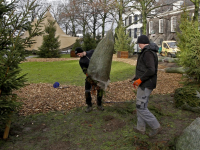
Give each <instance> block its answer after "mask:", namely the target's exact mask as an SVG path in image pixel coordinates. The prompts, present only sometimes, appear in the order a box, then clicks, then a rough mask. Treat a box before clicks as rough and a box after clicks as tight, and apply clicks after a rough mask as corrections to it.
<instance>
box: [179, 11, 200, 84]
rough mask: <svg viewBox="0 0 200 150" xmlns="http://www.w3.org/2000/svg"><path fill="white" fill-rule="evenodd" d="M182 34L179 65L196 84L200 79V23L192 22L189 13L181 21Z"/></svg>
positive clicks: (184, 13) (180, 35)
mask: <svg viewBox="0 0 200 150" xmlns="http://www.w3.org/2000/svg"><path fill="white" fill-rule="evenodd" d="M179 28H180V32H178V33H177V36H178V42H177V43H178V47H179V48H180V50H181V53H180V56H179V63H180V65H182V66H183V67H184V68H185V69H186V74H187V75H188V77H189V78H191V77H192V78H193V79H194V80H195V82H199V79H200V68H199V66H200V45H199V41H200V32H199V23H198V21H192V19H191V18H190V17H189V15H188V12H186V11H184V12H183V13H182V15H181V20H180V25H179Z"/></svg>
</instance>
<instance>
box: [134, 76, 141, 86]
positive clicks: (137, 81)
mask: <svg viewBox="0 0 200 150" xmlns="http://www.w3.org/2000/svg"><path fill="white" fill-rule="evenodd" d="M141 83H142V81H141V80H140V78H139V79H137V80H135V81H134V82H133V86H134V88H136V87H135V86H139V85H140V84H141Z"/></svg>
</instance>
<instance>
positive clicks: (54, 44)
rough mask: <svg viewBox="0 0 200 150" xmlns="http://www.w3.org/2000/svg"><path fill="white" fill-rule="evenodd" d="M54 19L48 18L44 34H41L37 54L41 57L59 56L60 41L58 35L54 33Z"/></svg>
mask: <svg viewBox="0 0 200 150" xmlns="http://www.w3.org/2000/svg"><path fill="white" fill-rule="evenodd" d="M55 23H56V22H55V21H52V20H48V25H47V26H45V30H44V31H45V33H46V34H45V35H43V42H42V45H41V46H40V47H39V50H40V51H39V53H38V54H39V56H40V57H42V58H59V57H60V53H59V47H60V42H59V41H58V38H59V36H57V37H55V35H56V26H55Z"/></svg>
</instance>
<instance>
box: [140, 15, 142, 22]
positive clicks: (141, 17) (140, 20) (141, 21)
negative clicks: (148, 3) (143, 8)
mask: <svg viewBox="0 0 200 150" xmlns="http://www.w3.org/2000/svg"><path fill="white" fill-rule="evenodd" d="M140 23H142V14H140Z"/></svg>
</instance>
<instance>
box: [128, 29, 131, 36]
mask: <svg viewBox="0 0 200 150" xmlns="http://www.w3.org/2000/svg"><path fill="white" fill-rule="evenodd" d="M128 32H129V37H131V29H128Z"/></svg>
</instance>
